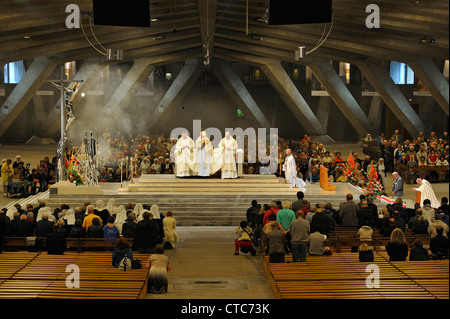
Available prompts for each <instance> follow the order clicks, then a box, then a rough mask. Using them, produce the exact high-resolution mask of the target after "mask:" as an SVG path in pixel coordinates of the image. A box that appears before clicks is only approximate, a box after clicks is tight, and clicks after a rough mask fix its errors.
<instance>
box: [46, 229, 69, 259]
mask: <svg viewBox="0 0 450 319" xmlns="http://www.w3.org/2000/svg"><path fill="white" fill-rule="evenodd" d="M46 248H47V254H49V255H63V254H64V251H66V250H67V242H66V234H65V233H64V232H63V230H62V229H61V227H60V226H59V224H57V223H55V224H54V225H53V232H52V233H50V234H48V236H47V241H46Z"/></svg>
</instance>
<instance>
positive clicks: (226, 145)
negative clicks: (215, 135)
mask: <svg viewBox="0 0 450 319" xmlns="http://www.w3.org/2000/svg"><path fill="white" fill-rule="evenodd" d="M219 147H220V154H221V155H220V159H219V160H218V161H216V162H219V163H222V164H223V166H222V167H221V169H222V179H225V178H237V177H238V176H237V169H236V154H237V143H236V140H235V139H234V138H233V137H232V136H231V133H230V131H226V132H225V137H224V138H223V139H222V140H221V141H220V143H219ZM213 171H217V170H215V169H213Z"/></svg>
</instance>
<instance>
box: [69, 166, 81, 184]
mask: <svg viewBox="0 0 450 319" xmlns="http://www.w3.org/2000/svg"><path fill="white" fill-rule="evenodd" d="M66 179H67V180H68V181H69V182H71V183H74V184H75V185H77V186H79V185H84V183H83V179H82V178H81V175H80V173H79V172H78V169H77V168H76V167H75V166H70V167H69V168H68V169H66Z"/></svg>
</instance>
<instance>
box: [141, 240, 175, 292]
mask: <svg viewBox="0 0 450 319" xmlns="http://www.w3.org/2000/svg"><path fill="white" fill-rule="evenodd" d="M146 268H147V269H148V270H149V273H148V284H147V292H149V293H152V294H162V293H165V292H167V288H168V286H169V280H168V278H167V272H168V271H170V270H171V265H170V261H169V258H168V257H167V256H166V255H164V247H163V245H160V244H158V245H156V246H155V249H154V253H153V254H152V255H151V256H150V257H149V259H148V262H147V265H146Z"/></svg>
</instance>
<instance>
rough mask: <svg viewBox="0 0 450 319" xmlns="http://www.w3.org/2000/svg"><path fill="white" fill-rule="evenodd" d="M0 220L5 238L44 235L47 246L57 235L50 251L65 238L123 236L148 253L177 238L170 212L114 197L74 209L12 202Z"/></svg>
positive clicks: (105, 238)
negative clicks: (119, 200) (117, 201)
mask: <svg viewBox="0 0 450 319" xmlns="http://www.w3.org/2000/svg"><path fill="white" fill-rule="evenodd" d="M0 219H2V220H3V222H4V225H5V226H4V236H5V237H22V238H45V239H46V245H47V246H48V245H49V242H51V241H52V239H53V238H56V237H57V238H59V239H60V241H62V243H63V244H62V245H59V246H58V247H60V249H58V250H56V251H55V252H54V253H57V254H63V253H64V250H65V249H67V245H66V244H64V242H65V240H70V239H76V238H79V239H104V240H105V241H107V242H108V241H109V242H111V243H114V242H115V241H116V240H117V239H118V238H120V237H123V238H126V239H127V240H128V241H129V242H130V246H131V248H132V250H135V251H139V253H152V252H153V249H154V247H155V246H156V245H158V244H164V246H165V248H166V249H167V248H172V247H173V246H174V245H175V244H176V242H177V240H178V236H177V233H176V220H175V218H173V217H172V213H171V212H167V214H166V215H165V216H164V215H163V214H162V213H161V212H160V210H159V207H158V205H152V206H150V205H142V204H140V203H138V204H135V205H134V204H131V203H128V204H127V205H126V206H125V205H115V199H110V200H109V201H108V204H107V205H105V204H104V202H103V201H102V200H98V201H96V203H95V205H91V204H90V202H85V203H84V205H83V206H81V207H76V208H74V209H72V208H70V207H69V206H68V205H66V204H63V205H61V207H57V208H55V209H54V210H52V209H51V208H50V207H47V206H46V205H45V202H44V201H41V202H40V203H39V205H38V206H37V207H33V206H32V205H31V204H28V205H27V207H26V210H23V209H22V208H21V207H20V205H19V204H16V205H15V209H10V210H9V211H8V210H7V209H6V208H4V209H3V210H2V211H0ZM56 234H57V235H56ZM49 239H50V240H49ZM36 242H37V241H36ZM112 245H113V244H111V245H110V246H112ZM47 248H48V247H47ZM97 249H98V248H97ZM105 249H112V248H110V247H109V248H108V247H106V248H105ZM52 253H53V252H52Z"/></svg>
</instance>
